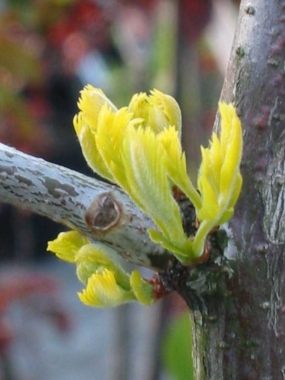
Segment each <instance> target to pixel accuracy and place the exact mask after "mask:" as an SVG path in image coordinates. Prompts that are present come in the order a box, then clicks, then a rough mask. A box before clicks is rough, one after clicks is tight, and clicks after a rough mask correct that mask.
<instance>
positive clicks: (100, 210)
mask: <svg viewBox="0 0 285 380" xmlns="http://www.w3.org/2000/svg"><path fill="white" fill-rule="evenodd" d="M121 215H122V210H121V207H120V205H119V203H118V202H117V201H116V200H115V198H114V196H113V195H112V194H111V193H110V192H106V193H102V194H100V195H99V196H98V197H97V198H96V199H95V200H94V201H93V202H92V203H91V205H90V206H89V208H88V209H87V212H86V215H85V220H86V223H87V226H88V228H89V229H91V230H92V231H94V232H107V231H109V230H110V229H112V228H114V227H115V226H117V225H118V223H119V221H120V219H121Z"/></svg>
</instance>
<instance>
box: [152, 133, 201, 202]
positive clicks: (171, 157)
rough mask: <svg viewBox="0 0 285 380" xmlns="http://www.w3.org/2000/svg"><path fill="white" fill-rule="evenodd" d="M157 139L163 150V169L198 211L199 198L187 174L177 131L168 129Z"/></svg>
mask: <svg viewBox="0 0 285 380" xmlns="http://www.w3.org/2000/svg"><path fill="white" fill-rule="evenodd" d="M158 139H159V140H160V142H161V143H162V145H163V147H164V149H165V167H166V170H167V174H168V176H169V177H170V178H171V180H172V181H173V183H175V184H176V185H177V186H178V187H179V188H180V189H181V190H182V191H183V192H184V193H185V194H186V195H187V196H188V198H189V199H191V202H192V203H193V205H194V206H195V207H196V208H197V209H198V208H199V207H200V206H201V197H200V195H199V193H198V192H197V190H196V189H195V188H194V186H193V184H192V182H191V180H190V178H189V176H188V174H187V168H186V159H185V154H184V153H183V152H182V147H181V143H180V139H179V135H178V131H177V130H176V129H175V128H174V127H169V128H167V129H165V130H164V131H162V132H161V133H160V134H159V135H158Z"/></svg>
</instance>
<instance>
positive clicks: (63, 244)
mask: <svg viewBox="0 0 285 380" xmlns="http://www.w3.org/2000/svg"><path fill="white" fill-rule="evenodd" d="M47 249H48V251H52V252H54V253H55V254H56V256H57V257H58V258H60V259H62V260H65V261H67V262H70V263H72V264H75V265H76V274H77V277H78V279H79V280H80V281H81V282H82V283H83V284H84V285H86V288H85V289H84V290H83V291H82V292H81V293H78V297H79V299H80V300H81V301H82V302H83V303H84V304H85V305H88V306H95V307H114V306H118V305H121V304H123V303H126V302H131V301H139V302H140V303H142V304H144V305H150V304H151V303H152V302H153V301H154V297H153V288H152V286H151V285H150V284H149V283H148V282H146V281H145V280H144V279H142V278H141V276H140V273H139V271H138V270H134V271H133V272H132V274H131V275H129V274H127V273H126V272H125V271H124V270H123V269H122V268H120V266H119V265H117V264H115V263H114V261H113V260H111V258H110V257H112V255H113V252H112V249H111V248H110V247H107V246H105V245H103V244H101V243H93V244H91V243H90V241H89V240H88V239H87V238H86V237H85V236H82V235H81V234H80V233H79V232H77V231H69V232H61V233H60V234H59V236H58V237H57V239H55V240H53V241H50V242H49V243H48V247H47Z"/></svg>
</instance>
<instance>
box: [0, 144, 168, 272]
mask: <svg viewBox="0 0 285 380" xmlns="http://www.w3.org/2000/svg"><path fill="white" fill-rule="evenodd" d="M0 199H1V201H2V202H4V203H9V204H12V205H14V206H17V207H21V208H24V209H26V210H29V211H31V212H34V213H37V214H40V215H44V216H46V217H48V218H50V219H52V220H54V221H56V222H59V223H62V224H64V225H66V226H67V227H69V228H70V229H75V230H78V231H80V232H82V233H83V234H85V235H87V236H89V237H90V238H91V239H93V240H97V241H103V242H104V243H106V244H107V245H109V246H110V247H112V248H113V249H114V250H115V251H116V252H117V253H118V254H119V255H121V256H122V257H124V258H125V259H126V260H127V261H130V262H132V263H134V264H137V265H143V266H145V267H149V268H152V269H155V270H158V271H160V270H162V269H165V268H167V267H168V266H169V265H170V262H171V260H172V258H171V256H170V255H169V254H168V253H167V252H166V251H165V250H164V249H162V248H161V247H159V246H157V245H155V244H154V243H153V242H152V241H151V240H150V239H149V237H148V233H147V229H148V228H150V227H151V228H155V226H154V224H153V223H152V221H151V220H150V219H149V218H148V216H146V215H145V214H144V213H142V212H141V211H140V210H139V209H138V208H137V207H136V205H135V204H134V203H133V202H132V201H131V200H130V199H129V197H128V196H127V195H126V194H125V193H124V192H123V191H122V190H121V189H119V188H118V187H117V186H114V185H110V184H106V183H104V182H102V181H98V180H96V179H94V178H89V177H87V176H84V175H82V174H79V173H77V172H74V171H72V170H70V169H67V168H64V167H61V166H58V165H55V164H51V163H49V162H46V161H44V160H42V159H40V158H35V157H32V156H29V155H27V154H24V153H22V152H19V151H17V150H16V149H13V148H10V147H8V146H6V145H3V144H0Z"/></svg>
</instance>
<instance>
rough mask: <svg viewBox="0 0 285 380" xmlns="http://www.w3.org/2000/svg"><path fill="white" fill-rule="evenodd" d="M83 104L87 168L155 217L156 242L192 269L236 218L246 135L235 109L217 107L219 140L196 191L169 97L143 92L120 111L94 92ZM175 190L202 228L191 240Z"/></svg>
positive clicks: (80, 127)
mask: <svg viewBox="0 0 285 380" xmlns="http://www.w3.org/2000/svg"><path fill="white" fill-rule="evenodd" d="M78 105H79V109H80V112H79V114H78V115H77V116H75V119H74V127H75V131H76V133H77V136H78V139H79V142H80V144H81V147H82V151H83V154H84V156H85V158H86V161H87V162H88V164H89V165H90V167H91V168H92V169H93V170H94V171H95V172H97V173H98V174H100V175H101V176H103V177H105V178H107V179H108V180H110V181H112V182H115V183H117V184H118V185H119V186H121V187H122V188H123V189H124V190H125V191H126V192H127V193H128V195H129V196H130V197H131V198H132V199H133V201H134V202H135V203H136V204H137V205H138V206H139V207H140V208H141V209H142V210H143V211H144V212H145V213H146V214H148V215H149V216H150V217H151V219H152V220H153V221H154V223H155V224H156V226H157V230H150V231H149V234H150V237H151V239H152V240H153V241H154V242H156V243H158V244H161V245H162V246H163V247H164V248H166V249H168V250H170V251H171V252H172V253H174V254H175V255H176V257H177V258H178V259H179V260H180V261H181V262H183V263H193V262H194V261H195V260H196V259H197V258H199V256H201V255H202V253H203V247H204V242H205V239H206V237H207V235H208V233H209V232H210V230H211V229H212V228H213V227H214V226H218V225H220V224H222V223H224V222H225V221H227V220H228V219H229V218H230V217H231V216H232V214H233V208H234V205H235V203H236V201H237V198H238V195H239V192H240V189H241V184H242V179H241V175H240V172H239V164H240V159H241V152H242V134H241V125H240V121H239V118H238V117H237V115H236V111H235V108H234V107H233V105H232V104H225V103H221V104H220V105H219V109H220V114H221V133H220V137H218V136H217V135H216V134H215V133H213V136H212V139H211V144H210V147H209V148H202V163H201V167H200V170H199V175H198V181H197V182H198V191H197V190H196V189H195V188H194V186H193V184H192V181H191V180H190V178H189V176H188V174H187V167H186V159H185V153H184V152H183V151H182V147H181V143H180V134H181V112H180V108H179V106H178V104H177V102H176V101H175V100H174V99H173V98H172V97H171V96H169V95H166V94H163V93H162V92H160V91H158V90H153V91H151V93H150V95H147V94H145V93H139V94H135V95H134V96H133V98H132V99H131V101H130V103H129V105H128V106H127V107H123V108H121V109H117V108H116V107H115V106H114V104H113V103H112V102H111V101H110V100H109V99H108V98H107V97H106V95H105V94H104V93H103V92H102V90H100V89H96V88H93V87H92V86H90V85H89V86H86V87H85V88H84V89H83V91H82V92H81V98H80V100H79V103H78ZM173 185H176V186H178V187H179V188H180V189H181V190H182V191H183V192H184V193H185V195H186V196H187V197H188V198H189V199H190V201H191V202H192V203H193V205H194V207H195V209H196V214H197V217H198V219H199V221H200V227H199V229H198V231H197V234H196V236H195V237H194V239H191V240H190V239H189V237H187V236H186V235H185V232H184V230H183V224H182V220H181V216H180V210H179V206H178V204H177V202H176V201H175V199H174V198H173V194H172V187H173Z"/></svg>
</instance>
